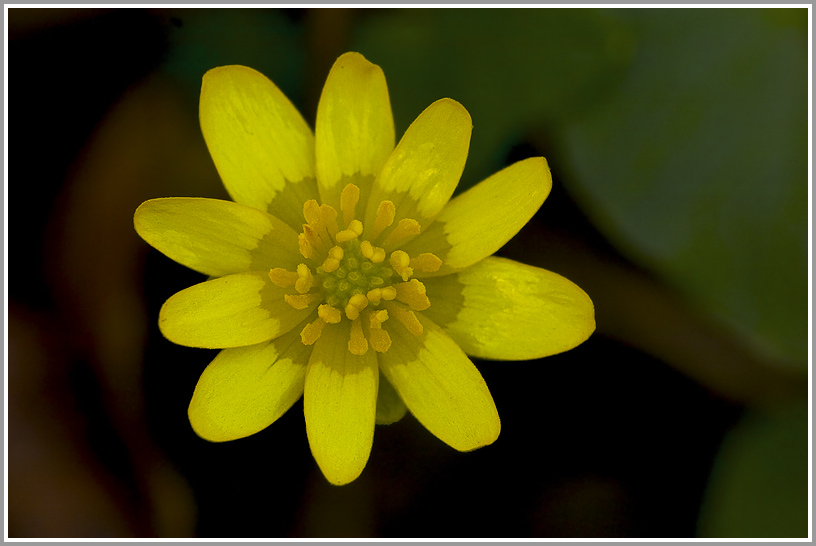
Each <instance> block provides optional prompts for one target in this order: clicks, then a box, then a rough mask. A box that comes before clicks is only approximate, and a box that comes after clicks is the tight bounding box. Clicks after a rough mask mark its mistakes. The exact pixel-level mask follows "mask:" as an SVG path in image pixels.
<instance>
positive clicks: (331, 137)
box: [315, 53, 394, 207]
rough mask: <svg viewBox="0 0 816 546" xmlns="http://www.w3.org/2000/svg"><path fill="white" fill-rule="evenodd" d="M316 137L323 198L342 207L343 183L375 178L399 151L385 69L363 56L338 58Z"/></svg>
mask: <svg viewBox="0 0 816 546" xmlns="http://www.w3.org/2000/svg"><path fill="white" fill-rule="evenodd" d="M315 133H316V141H315V157H316V161H317V178H318V183H319V186H320V192H321V195H322V197H323V200H324V202H326V203H329V204H331V205H333V206H335V207H336V206H338V205H339V195H340V192H341V191H342V189H343V188H342V187H340V182H341V180H346V181H349V182H352V181H355V180H354V179H355V177H356V175H362V176H371V177H372V178H373V177H374V176H376V175H377V174H379V172H380V170H381V169H382V166H383V164H384V163H385V160H386V159H388V156H389V154H390V153H391V151H392V150H393V149H394V118H393V116H392V114H391V101H390V99H389V97H388V86H387V85H386V83H385V75H384V74H383V71H382V69H380V67H379V66H377V65H375V64H372V63H370V62H368V61H367V60H366V58H365V57H363V56H362V55H360V54H359V53H346V54H344V55H342V56H341V57H340V58H338V59H337V61H335V63H334V66H333V67H332V69H331V72H329V76H328V78H327V79H326V84H325V86H324V87H323V93H322V95H321V96H320V103H319V104H318V107H317V122H316V130H315ZM356 183H357V184H359V182H356Z"/></svg>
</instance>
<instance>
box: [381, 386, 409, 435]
mask: <svg viewBox="0 0 816 546" xmlns="http://www.w3.org/2000/svg"><path fill="white" fill-rule="evenodd" d="M407 411H408V408H406V407H405V402H403V401H402V398H400V397H399V394H397V391H395V390H394V387H392V386H391V383H389V382H388V380H387V379H386V378H385V376H383V375H382V373H380V389H379V391H378V392H377V424H378V425H391V424H393V423H396V422H397V421H399V420H400V419H402V418H403V417H405V413H406V412H407Z"/></svg>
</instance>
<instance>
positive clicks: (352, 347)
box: [348, 317, 368, 355]
mask: <svg viewBox="0 0 816 546" xmlns="http://www.w3.org/2000/svg"><path fill="white" fill-rule="evenodd" d="M348 350H349V352H351V354H355V355H364V354H366V352H367V351H368V341H366V338H365V335H364V334H363V324H362V322H361V321H360V318H359V317H358V318H356V319H354V322H352V323H351V336H350V337H349V342H348Z"/></svg>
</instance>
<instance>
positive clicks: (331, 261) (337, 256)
mask: <svg viewBox="0 0 816 546" xmlns="http://www.w3.org/2000/svg"><path fill="white" fill-rule="evenodd" d="M343 255H344V252H343V249H342V248H340V247H339V246H333V247H331V248H330V249H329V255H328V257H326V260H325V261H324V262H323V270H324V271H325V272H326V273H331V272H332V271H336V270H337V268H338V267H340V260H342V259H343Z"/></svg>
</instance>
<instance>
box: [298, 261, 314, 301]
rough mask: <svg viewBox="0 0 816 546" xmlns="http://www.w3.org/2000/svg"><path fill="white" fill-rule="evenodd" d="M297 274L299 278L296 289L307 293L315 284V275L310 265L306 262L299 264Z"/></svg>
mask: <svg viewBox="0 0 816 546" xmlns="http://www.w3.org/2000/svg"><path fill="white" fill-rule="evenodd" d="M297 276H298V279H297V280H296V281H295V290H297V291H298V292H300V293H301V294H305V293H306V292H308V291H309V290H311V289H312V286H314V276H313V275H312V271H311V270H310V269H309V266H307V265H306V264H300V265H299V266H297Z"/></svg>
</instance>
